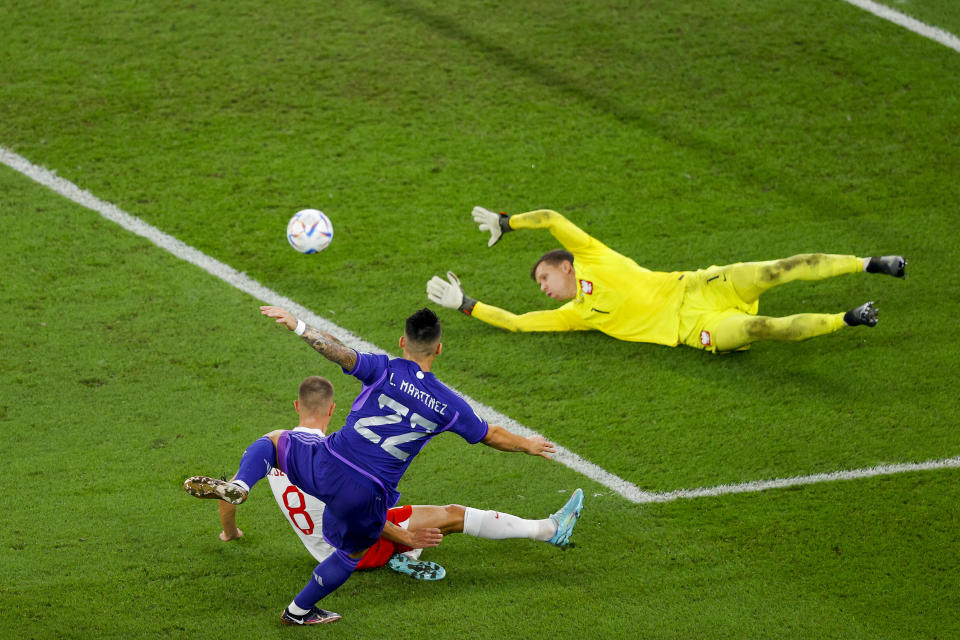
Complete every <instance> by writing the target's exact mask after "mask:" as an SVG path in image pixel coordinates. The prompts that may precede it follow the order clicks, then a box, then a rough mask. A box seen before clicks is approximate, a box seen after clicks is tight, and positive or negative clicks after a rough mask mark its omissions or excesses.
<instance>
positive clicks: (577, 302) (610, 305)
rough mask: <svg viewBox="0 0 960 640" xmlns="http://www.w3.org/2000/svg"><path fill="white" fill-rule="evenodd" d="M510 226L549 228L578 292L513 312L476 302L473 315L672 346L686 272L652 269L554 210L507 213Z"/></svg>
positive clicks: (501, 323) (510, 325)
mask: <svg viewBox="0 0 960 640" xmlns="http://www.w3.org/2000/svg"><path fill="white" fill-rule="evenodd" d="M510 226H511V228H513V229H548V230H549V231H550V233H552V234H553V236H554V237H555V238H556V239H557V240H559V241H560V244H562V245H563V246H564V247H565V248H566V249H567V251H569V252H570V253H572V254H573V256H574V262H573V268H574V272H575V274H576V278H577V295H576V296H575V297H574V299H573V300H570V301H569V302H567V303H565V304H564V305H563V306H562V307H559V308H558V309H552V310H549V311H531V312H529V313H524V314H521V315H515V314H513V313H510V312H509V311H506V310H504V309H500V308H498V307H494V306H493V305H489V304H484V303H482V302H477V304H476V306H475V307H474V308H473V316H474V317H475V318H478V319H479V320H482V321H484V322H486V323H488V324H492V325H494V326H497V327H500V328H502V329H507V330H509V331H583V330H588V329H596V330H597V331H602V332H604V333H606V334H608V335H610V336H612V337H614V338H617V339H619V340H629V341H633V342H653V343H656V344H663V345H667V346H671V347H672V346H676V345H677V344H678V342H679V338H678V333H679V325H680V315H679V310H680V304H681V302H682V301H683V294H684V287H685V282H684V281H683V277H684V275H686V272H680V271H674V272H670V273H664V272H658V271H650V270H649V269H644V268H643V267H641V266H640V265H638V264H637V263H636V262H634V261H633V260H631V259H630V258H627V257H626V256H623V255H621V254H619V253H617V252H616V251H614V250H613V249H611V248H609V247H607V246H606V245H605V244H603V243H602V242H600V241H599V240H597V239H596V238H593V237H591V236H590V235H589V234H587V233H586V232H584V231H583V230H582V229H580V228H579V227H577V226H576V225H575V224H573V223H572V222H570V221H569V220H567V219H566V218H565V217H563V216H562V215H560V214H559V213H557V212H556V211H550V210H547V209H542V210H538V211H530V212H528V213H521V214H517V215H515V216H511V217H510Z"/></svg>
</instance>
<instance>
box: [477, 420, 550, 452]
mask: <svg viewBox="0 0 960 640" xmlns="http://www.w3.org/2000/svg"><path fill="white" fill-rule="evenodd" d="M481 442H482V443H483V444H485V445H487V446H488V447H492V448H494V449H498V450H500V451H522V452H523V453H526V454H528V455H531V456H540V457H542V458H546V459H547V460H549V459H550V454H553V453H556V452H557V449H556V447H555V446H554V444H553V443H552V442H550V441H549V440H547V439H546V438H544V437H543V436H533V437H530V438H526V437H524V436H520V435H517V434H515V433H513V432H512V431H507V430H506V429H504V428H503V427H501V426H499V425H496V424H491V425H490V426H489V428H488V429H487V435H486V436H485V437H484V438H483V440H481Z"/></svg>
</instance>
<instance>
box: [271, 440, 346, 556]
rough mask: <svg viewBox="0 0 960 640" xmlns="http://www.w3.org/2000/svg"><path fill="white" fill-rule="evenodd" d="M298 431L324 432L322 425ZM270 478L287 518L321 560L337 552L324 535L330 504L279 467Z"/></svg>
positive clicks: (278, 501)
mask: <svg viewBox="0 0 960 640" xmlns="http://www.w3.org/2000/svg"><path fill="white" fill-rule="evenodd" d="M294 431H304V432H306V433H316V434H317V435H320V436H322V435H323V432H322V431H320V430H319V429H308V428H307V427H297V428H296V429H294ZM267 480H268V481H269V482H270V488H271V489H272V490H273V497H274V498H276V500H277V504H278V505H280V511H282V512H283V515H284V516H286V518H287V522H289V523H290V526H292V527H293V530H294V531H295V532H296V534H297V535H298V536H299V537H300V541H301V542H303V546H305V547H306V548H307V551H309V552H310V554H311V555H312V556H313V557H314V558H316V560H317V562H323V561H324V560H326V559H327V556H329V555H330V554H331V553H333V547H331V546H330V545H329V544H327V543H326V541H325V540H324V539H323V510H324V508H325V507H326V505H324V504H323V502H321V501H320V500H317V499H316V498H314V497H313V496H311V495H309V494H306V493H304V492H303V491H301V490H300V489H299V488H298V487H297V486H295V485H294V484H293V483H291V482H290V479H289V478H287V476H286V474H285V473H284V472H283V471H280V469H279V468H277V467H274V468H273V469H271V470H270V473H268V474H267Z"/></svg>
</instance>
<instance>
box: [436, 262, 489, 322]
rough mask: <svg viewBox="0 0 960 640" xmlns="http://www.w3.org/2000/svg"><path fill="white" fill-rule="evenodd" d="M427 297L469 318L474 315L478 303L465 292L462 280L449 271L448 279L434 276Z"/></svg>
mask: <svg viewBox="0 0 960 640" xmlns="http://www.w3.org/2000/svg"><path fill="white" fill-rule="evenodd" d="M427 297H428V298H430V300H432V301H433V302H436V303H437V304H438V305H440V306H441V307H446V308H448V309H457V310H458V311H462V312H463V313H465V314H467V315H468V316H469V315H471V314H472V313H473V308H474V307H475V306H476V304H477V301H476V300H474V299H473V298H471V297H470V296H468V295H466V294H465V293H464V292H463V287H462V286H460V279H459V278H458V277H457V274H455V273H454V272H453V271H447V279H446V280H444V279H443V278H441V277H440V276H433V277H432V278H430V280H429V282H427Z"/></svg>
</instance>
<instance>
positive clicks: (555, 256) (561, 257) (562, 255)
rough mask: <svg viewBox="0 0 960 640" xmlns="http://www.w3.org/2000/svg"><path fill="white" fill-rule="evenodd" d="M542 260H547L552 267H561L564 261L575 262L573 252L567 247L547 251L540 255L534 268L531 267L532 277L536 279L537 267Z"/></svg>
mask: <svg viewBox="0 0 960 640" xmlns="http://www.w3.org/2000/svg"><path fill="white" fill-rule="evenodd" d="M542 262H546V263H547V264H548V265H550V266H551V267H559V266H560V265H561V264H563V263H564V262H569V263H570V264H573V254H572V253H570V252H569V251H567V250H566V249H553V250H552V251H547V252H546V253H545V254H543V255H542V256H540V259H539V260H537V262H536V264H534V265H533V268H532V269H530V277H531V278H533V279H534V280H536V279H537V267H539V266H540V263H542Z"/></svg>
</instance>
